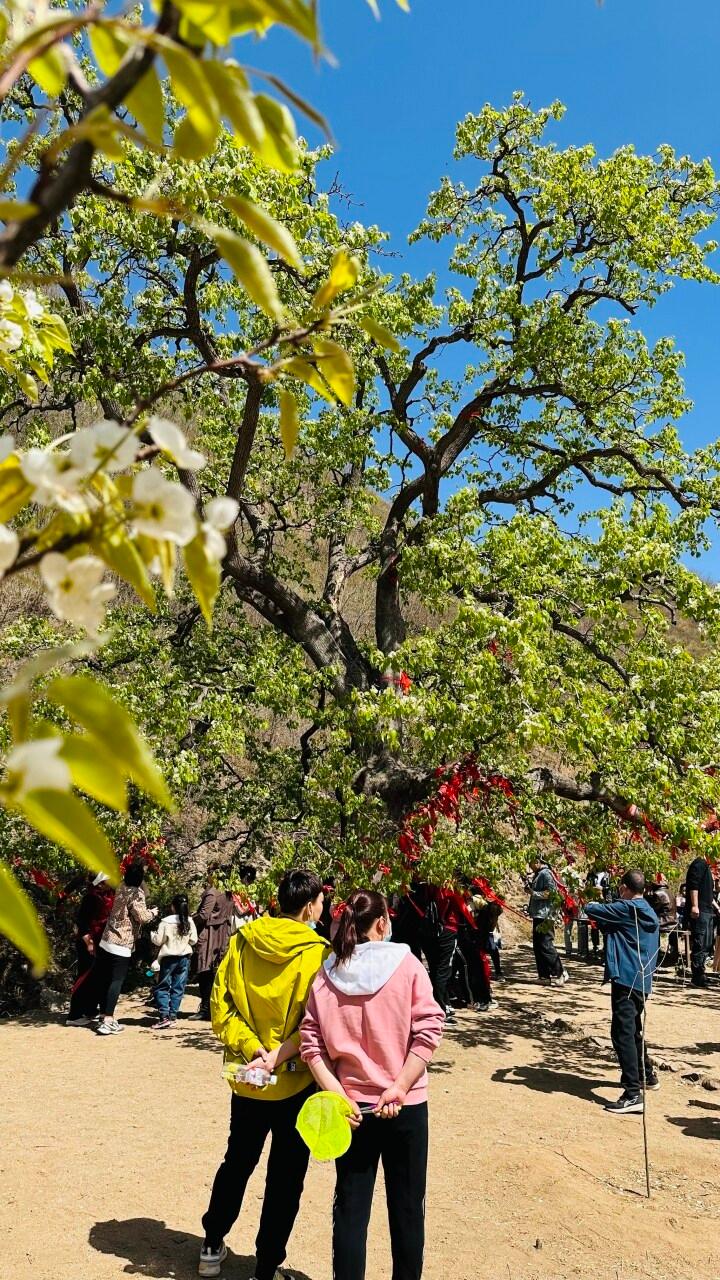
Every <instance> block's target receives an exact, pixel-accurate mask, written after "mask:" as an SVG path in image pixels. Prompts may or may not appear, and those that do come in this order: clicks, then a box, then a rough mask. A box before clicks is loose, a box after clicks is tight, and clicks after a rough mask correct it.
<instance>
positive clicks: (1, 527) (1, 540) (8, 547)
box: [0, 524, 20, 578]
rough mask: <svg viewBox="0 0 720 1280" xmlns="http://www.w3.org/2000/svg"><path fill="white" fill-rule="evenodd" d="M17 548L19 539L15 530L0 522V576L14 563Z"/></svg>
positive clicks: (18, 547) (18, 548)
mask: <svg viewBox="0 0 720 1280" xmlns="http://www.w3.org/2000/svg"><path fill="white" fill-rule="evenodd" d="M19 550H20V540H19V538H18V536H17V534H16V532H15V530H14V529H9V528H8V526H7V525H6V524H0V578H2V576H3V574H4V573H5V571H6V569H9V568H10V565H11V564H14V563H15V561H16V560H17V553H18V551H19Z"/></svg>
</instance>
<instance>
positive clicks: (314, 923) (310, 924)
mask: <svg viewBox="0 0 720 1280" xmlns="http://www.w3.org/2000/svg"><path fill="white" fill-rule="evenodd" d="M305 923H306V925H307V927H308V929H317V920H306V921H305Z"/></svg>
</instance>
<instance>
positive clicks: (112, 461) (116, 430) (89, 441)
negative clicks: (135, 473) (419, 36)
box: [68, 418, 137, 475]
mask: <svg viewBox="0 0 720 1280" xmlns="http://www.w3.org/2000/svg"><path fill="white" fill-rule="evenodd" d="M68 447H69V454H70V459H71V461H72V463H73V464H74V465H75V466H76V467H77V468H78V469H79V470H80V471H82V473H83V474H84V475H90V474H91V473H92V472H94V471H96V470H97V469H98V468H102V470H103V471H105V472H108V473H109V472H111V471H124V470H125V468H126V467H129V466H130V465H131V463H132V462H134V460H135V454H136V452H137V436H136V435H135V433H134V432H133V431H130V430H129V429H128V428H127V427H121V426H120V424H119V423H117V422H111V421H108V420H107V419H105V418H103V420H102V421H101V422H96V423H95V425H94V426H92V427H82V428H81V430H80V431H76V432H75V434H74V435H73V436H72V438H71V440H70V444H69V446H68Z"/></svg>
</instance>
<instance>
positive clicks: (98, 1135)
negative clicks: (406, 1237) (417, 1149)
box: [0, 948, 720, 1280]
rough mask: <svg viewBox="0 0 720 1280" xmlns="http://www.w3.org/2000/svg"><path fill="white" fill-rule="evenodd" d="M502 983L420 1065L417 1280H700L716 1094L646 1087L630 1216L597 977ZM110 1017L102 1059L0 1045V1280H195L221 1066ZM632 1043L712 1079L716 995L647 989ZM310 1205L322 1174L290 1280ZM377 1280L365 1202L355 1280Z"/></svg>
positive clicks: (312, 1264) (91, 1046) (178, 1035)
mask: <svg viewBox="0 0 720 1280" xmlns="http://www.w3.org/2000/svg"><path fill="white" fill-rule="evenodd" d="M506 964H507V969H508V973H509V975H510V979H511V980H510V981H508V982H507V983H506V984H504V987H503V986H499V987H498V995H499V998H500V1000H501V1007H500V1009H499V1010H498V1011H497V1012H496V1013H494V1014H491V1015H486V1016H485V1017H483V1016H482V1015H475V1014H471V1013H465V1012H463V1013H461V1014H459V1015H458V1018H457V1022H456V1024H455V1026H454V1027H453V1028H452V1029H451V1030H450V1031H449V1032H448V1034H447V1035H446V1038H445V1040H444V1042H443V1044H442V1046H441V1048H440V1051H439V1053H438V1056H437V1060H436V1063H435V1069H434V1071H433V1077H432V1086H431V1107H432V1125H433V1142H432V1157H431V1171H430V1188H429V1197H428V1248H427V1260H426V1270H425V1276H426V1280H520V1278H522V1280H541V1277H542V1280H566V1278H569V1277H581V1278H583V1280H590V1278H591V1277H592V1278H593V1280H622V1278H623V1277H651V1278H652V1280H666V1278H672V1280H701V1277H702V1280H705V1278H706V1277H710V1276H714V1275H715V1274H716V1272H717V1257H718V1252H719V1251H720V1167H719V1166H718V1154H719V1153H720V1146H719V1145H718V1143H719V1142H720V1093H715V1092H709V1091H706V1090H705V1089H704V1088H702V1087H700V1086H699V1085H698V1084H695V1085H693V1084H690V1083H688V1082H687V1081H685V1080H683V1079H682V1078H681V1073H680V1072H678V1073H676V1074H671V1073H669V1072H663V1073H662V1082H663V1088H662V1091H661V1092H660V1093H658V1094H652V1095H651V1097H650V1106H651V1114H650V1116H649V1130H650V1145H651V1156H652V1164H653V1178H654V1183H655V1188H656V1189H655V1193H654V1197H653V1199H652V1200H651V1202H650V1203H648V1202H647V1201H646V1200H644V1199H643V1198H642V1195H641V1192H642V1188H643V1185H644V1179H643V1171H642V1146H641V1124H640V1119H639V1117H625V1118H622V1119H620V1118H615V1117H608V1116H607V1115H606V1114H605V1113H604V1112H603V1111H602V1109H601V1107H600V1106H599V1105H598V1101H599V1100H600V1099H602V1098H607V1097H612V1096H613V1095H614V1094H615V1092H616V1090H617V1084H616V1081H617V1072H616V1068H615V1065H614V1063H613V1062H612V1060H611V1058H610V1057H609V1056H608V1054H607V1048H606V1046H607V1045H608V1035H607V1030H608V1006H609V1000H608V997H607V995H605V994H604V993H601V991H600V989H599V977H598V971H597V970H594V969H587V968H585V967H583V966H575V967H574V969H573V974H574V981H573V982H572V983H571V984H569V985H568V986H567V987H566V988H564V989H562V990H560V991H552V992H550V991H547V990H544V989H539V988H538V986H537V984H536V983H535V982H534V981H533V980H532V973H531V957H530V956H529V954H528V952H527V950H526V948H520V949H519V950H517V951H515V952H511V953H509V955H508V956H507V959H506ZM194 1004H195V1002H194V1001H193V1000H192V999H188V1000H186V1005H187V1007H188V1009H191V1008H193V1007H194ZM122 1016H123V1018H124V1019H125V1020H127V1022H128V1023H129V1024H130V1026H129V1028H128V1030H127V1031H126V1032H125V1033H124V1034H123V1035H122V1036H116V1037H113V1038H107V1039H101V1038H99V1037H98V1036H94V1035H93V1034H92V1033H90V1032H87V1031H83V1030H75V1029H70V1028H66V1027H64V1026H63V1025H61V1024H60V1023H59V1022H53V1021H51V1022H47V1021H45V1022H42V1021H34V1020H32V1019H28V1020H26V1021H25V1022H23V1023H18V1022H15V1023H10V1024H3V1025H2V1027H0V1071H1V1072H2V1075H1V1078H2V1080H3V1082H4V1086H5V1092H4V1098H3V1101H2V1104H1V1105H0V1117H1V1120H0V1123H1V1126H2V1144H1V1146H0V1178H1V1185H2V1188H3V1195H2V1203H0V1230H1V1231H2V1259H3V1266H2V1269H1V1272H2V1275H3V1276H8V1277H13V1280H80V1278H81V1277H91V1278H92V1280H109V1278H110V1277H112V1278H113V1280H116V1278H117V1277H120V1276H124V1275H134V1276H147V1277H154V1278H155V1280H190V1277H192V1276H194V1275H195V1265H196V1257H197V1251H198V1249H199V1245H200V1235H199V1232H200V1227H199V1221H198V1220H199V1217H200V1215H201V1213H202V1211H203V1210H204V1208H205V1205H206V1200H207V1194H208V1188H209V1185H210V1182H211V1179H212V1176H213V1174H214V1171H215V1168H216V1166H217V1164H218V1162H219V1160H220V1158H221V1155H222V1152H223V1148H224V1143H225V1138H226V1125H227V1117H228V1091H227V1086H226V1085H225V1083H224V1082H223V1080H222V1079H221V1076H220V1065H221V1058H220V1055H219V1052H218V1050H217V1048H216V1046H215V1044H214V1041H213V1038H212V1035H211V1033H210V1032H209V1031H207V1030H206V1029H205V1028H204V1026H202V1025H199V1024H196V1023H192V1022H181V1023H180V1024H179V1026H178V1027H177V1028H176V1030H175V1031H173V1032H171V1033H169V1034H166V1035H162V1034H160V1033H154V1032H152V1031H151V1030H150V1028H149V1024H148V1018H147V1011H146V1010H145V1008H144V1007H143V1006H142V1004H140V1003H139V1002H137V1001H133V1000H129V1001H126V1002H125V1003H124V1005H123V1007H122ZM558 1018H559V1019H561V1021H562V1023H563V1024H564V1026H562V1027H560V1028H557V1027H555V1026H553V1025H551V1023H552V1021H555V1020H557V1019H558ZM588 1036H591V1037H593V1038H594V1039H596V1040H597V1041H598V1043H591V1042H589V1041H588V1040H587V1037H588ZM583 1037H585V1039H583ZM649 1040H650V1043H651V1044H652V1045H654V1046H658V1047H659V1048H660V1049H661V1052H662V1056H663V1057H665V1058H666V1059H668V1060H671V1061H675V1062H684V1063H689V1064H691V1065H692V1066H693V1067H694V1068H696V1069H697V1070H698V1071H699V1072H702V1073H703V1074H705V1075H711V1076H712V1075H715V1076H717V1077H718V1078H719V1079H720V994H716V993H712V994H704V993H696V992H687V991H685V992H682V991H680V990H679V989H677V988H673V987H672V986H671V985H670V984H669V983H667V984H663V986H662V989H661V991H660V992H659V993H658V994H657V996H656V998H655V999H654V1001H653V1006H652V1013H651V1021H650V1027H649ZM332 1187H333V1170H332V1167H330V1166H325V1165H316V1166H314V1167H313V1168H312V1169H311V1172H310V1175H309V1178H308V1183H307V1190H306V1195H305V1199H304V1201H303V1207H302V1210H301V1216H300V1219H299V1222H298V1225H297V1227H296V1230H295V1233H294V1236H293V1239H292V1241H291V1248H290V1255H289V1259H288V1265H289V1266H291V1267H292V1268H293V1271H294V1275H295V1276H296V1277H297V1278H298V1280H329V1277H330V1250H329V1241H330V1235H329V1222H330V1204H331V1198H332ZM261 1191H262V1179H261V1174H260V1173H258V1174H257V1175H256V1176H255V1178H254V1179H253V1181H252V1182H251V1184H250V1188H249V1192H248V1198H247V1201H246V1206H245V1210H244V1213H243V1215H242V1217H241V1219H240V1222H239V1223H238V1225H237V1227H236V1228H235V1230H234V1232H233V1234H232V1238H231V1240H230V1244H231V1248H232V1251H233V1252H232V1256H231V1259H230V1260H229V1262H228V1264H227V1267H226V1269H225V1272H224V1275H225V1278H226V1280H248V1277H249V1276H250V1275H251V1274H252V1250H253V1240H254V1232H255V1228H256V1226H257V1220H258V1202H259V1198H260V1195H261ZM389 1275H390V1266H389V1254H388V1246H387V1237H386V1229H385V1223H384V1214H383V1210H382V1205H381V1203H380V1200H379V1198H378V1199H377V1200H376V1212H375V1213H374V1217H373V1223H372V1228H371V1240H370V1251H369V1266H368V1280H385V1277H388V1276H389Z"/></svg>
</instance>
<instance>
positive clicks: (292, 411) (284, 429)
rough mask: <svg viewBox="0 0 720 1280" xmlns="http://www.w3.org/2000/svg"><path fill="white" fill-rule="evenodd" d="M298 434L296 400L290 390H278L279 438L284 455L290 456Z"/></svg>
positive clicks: (298, 421) (298, 422)
mask: <svg viewBox="0 0 720 1280" xmlns="http://www.w3.org/2000/svg"><path fill="white" fill-rule="evenodd" d="M299 434H300V418H299V415H298V407H297V402H296V400H295V397H294V395H293V394H292V392H291V391H281V392H280V439H281V440H282V442H283V448H284V450H285V457H286V458H292V455H293V453H294V451H295V445H296V444H297V439H298V435H299Z"/></svg>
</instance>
